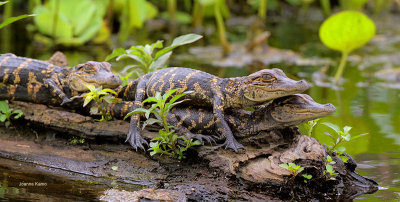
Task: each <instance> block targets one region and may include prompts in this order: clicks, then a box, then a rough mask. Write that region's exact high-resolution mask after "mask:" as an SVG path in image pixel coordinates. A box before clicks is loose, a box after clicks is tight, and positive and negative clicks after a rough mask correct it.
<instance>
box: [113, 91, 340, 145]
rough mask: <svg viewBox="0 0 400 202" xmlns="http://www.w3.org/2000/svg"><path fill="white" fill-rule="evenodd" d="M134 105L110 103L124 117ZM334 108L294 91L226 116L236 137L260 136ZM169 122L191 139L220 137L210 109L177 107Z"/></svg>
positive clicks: (320, 115)
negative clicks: (253, 108) (263, 132)
mask: <svg viewBox="0 0 400 202" xmlns="http://www.w3.org/2000/svg"><path fill="white" fill-rule="evenodd" d="M132 106H133V102H122V103H116V104H111V105H109V106H108V111H109V113H110V114H111V115H112V116H114V117H118V118H122V117H124V116H125V115H126V114H127V113H128V111H129V108H130V107H132ZM335 111H336V109H335V107H334V106H333V105H332V104H319V103H317V102H315V101H314V100H313V99H312V98H311V97H310V96H308V95H305V94H295V95H289V96H286V97H282V98H278V99H275V100H274V101H273V102H271V103H270V104H268V105H267V106H264V105H261V106H258V107H257V108H256V109H255V111H253V112H250V111H246V110H242V109H229V110H227V111H226V112H225V116H224V118H225V121H226V122H227V123H228V124H229V126H230V127H231V128H232V132H233V135H234V136H235V137H238V138H246V137H250V136H254V135H257V134H258V133H259V132H260V131H269V130H273V129H280V128H285V127H290V126H294V125H297V124H300V123H304V122H307V121H309V120H313V119H316V118H321V117H324V116H327V115H329V114H332V113H334V112H335ZM168 123H169V124H170V125H173V126H174V130H176V131H178V132H180V133H184V134H186V135H188V137H189V138H195V139H199V140H201V141H203V140H206V141H208V142H214V141H216V140H219V139H221V137H220V136H219V135H218V134H219V133H218V130H219V128H218V127H217V125H216V122H215V117H214V115H213V112H212V109H211V108H205V107H199V106H177V107H175V108H173V109H172V111H171V112H170V113H169V115H168ZM214 137H216V138H214Z"/></svg>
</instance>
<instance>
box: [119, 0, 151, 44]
mask: <svg viewBox="0 0 400 202" xmlns="http://www.w3.org/2000/svg"><path fill="white" fill-rule="evenodd" d="M114 9H115V10H116V12H117V13H120V16H119V22H120V23H121V26H120V28H119V32H118V33H119V34H118V35H119V40H120V42H124V41H126V40H127V39H128V38H129V35H131V34H132V32H133V31H134V30H135V29H136V28H142V27H143V24H144V22H145V21H146V20H148V19H152V18H154V17H155V16H157V14H158V10H157V7H155V6H154V5H153V4H151V3H150V2H148V1H146V0H134V1H126V0H115V1H114Z"/></svg>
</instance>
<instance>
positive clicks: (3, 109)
mask: <svg viewBox="0 0 400 202" xmlns="http://www.w3.org/2000/svg"><path fill="white" fill-rule="evenodd" d="M23 114H24V113H23V112H22V111H21V110H19V109H16V110H13V109H12V108H10V107H9V106H8V101H7V100H2V101H0V121H1V122H4V123H5V126H6V127H7V128H8V127H9V126H10V124H11V119H12V118H13V119H18V118H19V117H21V116H22V115H23Z"/></svg>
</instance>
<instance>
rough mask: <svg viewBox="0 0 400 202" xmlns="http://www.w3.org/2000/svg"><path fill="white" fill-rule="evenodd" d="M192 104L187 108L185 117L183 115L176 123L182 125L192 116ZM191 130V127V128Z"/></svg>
mask: <svg viewBox="0 0 400 202" xmlns="http://www.w3.org/2000/svg"><path fill="white" fill-rule="evenodd" d="M190 108H191V107H190V106H189V107H188V108H186V110H185V111H186V114H185V116H184V117H182V118H181V120H179V122H178V123H177V124H176V125H177V126H180V125H182V124H183V122H184V121H185V120H186V119H187V118H190V116H191V115H190ZM189 130H190V129H189Z"/></svg>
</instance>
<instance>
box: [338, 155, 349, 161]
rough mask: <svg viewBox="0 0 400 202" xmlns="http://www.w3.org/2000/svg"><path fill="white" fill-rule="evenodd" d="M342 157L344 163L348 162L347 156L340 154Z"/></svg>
mask: <svg viewBox="0 0 400 202" xmlns="http://www.w3.org/2000/svg"><path fill="white" fill-rule="evenodd" d="M340 158H341V159H342V161H343V162H344V163H347V161H348V160H349V158H348V157H347V156H340Z"/></svg>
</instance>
